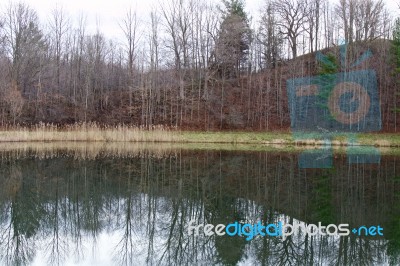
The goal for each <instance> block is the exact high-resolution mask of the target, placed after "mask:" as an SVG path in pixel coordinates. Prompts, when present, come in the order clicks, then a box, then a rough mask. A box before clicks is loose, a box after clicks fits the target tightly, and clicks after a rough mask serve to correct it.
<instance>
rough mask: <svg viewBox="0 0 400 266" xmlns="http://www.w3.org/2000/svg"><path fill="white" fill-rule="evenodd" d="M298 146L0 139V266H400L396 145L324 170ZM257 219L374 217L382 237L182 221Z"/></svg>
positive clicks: (339, 154)
mask: <svg viewBox="0 0 400 266" xmlns="http://www.w3.org/2000/svg"><path fill="white" fill-rule="evenodd" d="M301 154H302V150H301V149H298V148H293V147H267V146H265V147H258V146H244V145H243V146H232V145H189V144H187V145H184V144H181V145H180V144H145V143H141V144H140V143H139V144H118V143H113V144H110V143H104V144H99V143H91V144H90V143H70V144H63V143H30V144H29V143H28V144H1V145H0V260H1V261H0V264H2V265H25V264H28V265H352V264H354V265H374V264H375V265H382V264H393V265H396V264H399V263H400V204H399V203H400V190H399V188H400V173H398V172H399V171H400V152H399V151H397V150H385V151H381V156H380V160H379V162H378V163H376V162H375V163H365V162H364V163H354V162H353V163H349V160H348V155H347V154H346V152H344V151H343V149H338V150H334V151H333V156H332V166H331V167H329V168H302V167H301V164H300V163H299V162H300V161H301V160H300V158H301V156H302V155H301ZM259 221H262V222H264V223H265V224H273V225H275V226H277V227H274V229H276V228H278V226H279V225H281V226H282V224H284V225H294V224H297V225H299V228H300V229H302V228H306V227H307V226H308V225H310V224H315V225H319V226H327V225H330V224H334V225H340V224H346V225H347V226H348V228H349V230H351V229H353V228H361V227H363V226H364V227H366V228H370V227H374V226H375V228H378V226H379V227H380V228H382V231H380V232H381V233H382V234H377V233H375V234H373V232H372V233H371V231H369V233H368V231H367V230H366V231H361V230H360V232H357V233H352V232H351V231H350V233H349V234H347V235H338V234H328V233H327V232H325V233H324V234H322V233H319V234H313V233H312V232H311V233H306V232H305V231H304V230H297V231H296V232H295V231H293V234H291V235H286V236H285V237H283V236H282V235H273V234H271V235H268V234H264V236H263V235H262V234H258V235H257V234H254V235H253V237H251V239H249V237H247V236H248V235H249V234H246V232H247V233H248V232H249V230H251V229H249V228H248V230H247V231H243V234H242V235H241V236H239V235H234V236H231V235H229V234H228V233H226V234H224V235H218V234H216V233H214V234H205V233H204V230H203V229H204V227H199V228H197V227H196V228H197V229H198V234H197V235H196V234H195V233H194V231H193V232H192V234H190V230H188V229H189V226H190V225H193V226H196V225H200V224H212V225H214V226H216V225H218V224H224V225H229V224H235V223H236V222H237V223H236V225H239V224H242V225H243V224H246V223H248V224H250V222H253V223H254V224H255V223H256V222H259ZM202 228H203V229H202ZM334 229H335V228H334ZM331 231H332V230H331ZM333 231H335V230H333ZM226 232H228V231H226ZM231 232H233V231H231ZM271 232H272V231H271ZM274 232H277V231H274Z"/></svg>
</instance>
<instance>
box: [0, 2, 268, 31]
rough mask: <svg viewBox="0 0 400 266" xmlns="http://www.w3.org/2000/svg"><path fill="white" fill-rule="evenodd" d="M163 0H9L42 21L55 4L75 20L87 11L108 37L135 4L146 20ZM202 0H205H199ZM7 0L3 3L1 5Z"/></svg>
mask: <svg viewBox="0 0 400 266" xmlns="http://www.w3.org/2000/svg"><path fill="white" fill-rule="evenodd" d="M163 1H164V0H136V1H135V0H133V1H132V0H95V1H86V0H57V1H54V0H24V1H18V0H11V1H10V2H24V3H26V4H28V5H29V6H30V7H32V8H33V9H35V10H36V11H37V13H38V16H39V18H40V20H41V22H42V23H46V22H47V21H48V20H49V17H50V16H49V13H50V11H51V10H52V9H54V8H55V6H56V5H58V6H62V7H63V9H64V10H65V11H66V13H67V14H68V15H69V16H70V17H72V18H74V19H75V22H76V20H77V18H78V17H79V15H80V14H84V15H85V16H86V18H87V25H86V26H87V30H88V32H89V33H95V32H96V29H97V24H98V25H99V28H100V32H102V33H103V34H104V35H105V36H106V37H108V38H118V37H120V36H121V29H120V28H119V26H118V22H120V21H121V19H122V18H123V17H124V15H125V14H126V11H127V10H128V9H129V8H130V7H132V8H133V9H136V10H137V13H138V17H140V18H142V19H147V18H148V17H149V14H150V11H151V10H152V8H154V7H158V6H159V5H160V2H163ZM199 1H202V0H199ZM207 1H210V2H214V3H218V4H220V3H221V0H207ZM263 2H264V0H247V2H246V9H247V11H248V12H249V13H251V14H256V13H257V11H258V10H259V8H260V7H261V6H262V3H263ZM6 4H7V1H4V2H3V3H1V4H0V5H1V8H2V10H4V6H5V5H6Z"/></svg>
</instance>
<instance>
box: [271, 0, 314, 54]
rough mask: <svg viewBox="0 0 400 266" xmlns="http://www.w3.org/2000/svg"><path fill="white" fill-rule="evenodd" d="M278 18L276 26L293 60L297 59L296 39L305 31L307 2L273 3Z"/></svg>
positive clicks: (281, 1)
mask: <svg viewBox="0 0 400 266" xmlns="http://www.w3.org/2000/svg"><path fill="white" fill-rule="evenodd" d="M274 9H275V12H276V14H277V16H278V21H277V25H278V26H279V27H280V29H281V33H283V34H284V35H285V36H286V38H287V39H288V41H289V45H290V48H291V50H292V56H293V58H296V57H297V47H298V37H299V36H300V35H301V34H302V33H303V32H304V31H305V30H306V29H307V28H305V27H304V25H307V23H308V13H309V8H308V2H307V1H303V0H279V1H275V2H274Z"/></svg>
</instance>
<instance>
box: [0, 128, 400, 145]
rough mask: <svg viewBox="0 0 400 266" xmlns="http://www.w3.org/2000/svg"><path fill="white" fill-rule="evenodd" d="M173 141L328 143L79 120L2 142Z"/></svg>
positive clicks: (395, 137) (373, 137) (392, 139)
mask: <svg viewBox="0 0 400 266" xmlns="http://www.w3.org/2000/svg"><path fill="white" fill-rule="evenodd" d="M353 138H354V139H356V140H357V141H356V143H357V144H361V145H374V146H380V147H400V134H393V133H391V134H389V133H387V134H386V133H380V134H370V133H363V134H357V135H354V136H353ZM49 141H51V142H57V141H68V142H78V141H87V142H170V143H171V142H172V143H230V144H261V145H262V144H279V145H282V144H283V145H324V144H325V142H324V141H323V140H320V137H319V136H316V135H308V136H302V138H301V140H299V138H298V137H293V135H292V134H291V133H290V132H200V131H180V130H178V129H176V128H167V127H163V126H153V127H150V128H144V127H135V126H124V125H120V126H115V127H105V126H98V125H96V124H75V125H71V126H66V127H62V128H60V127H56V126H53V125H44V124H40V125H37V126H34V127H29V128H28V127H9V128H3V129H1V130H0V142H49ZM348 144H349V139H348V137H347V136H333V141H332V145H334V146H345V145H348Z"/></svg>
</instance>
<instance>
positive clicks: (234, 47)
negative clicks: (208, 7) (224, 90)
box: [214, 0, 251, 78]
mask: <svg viewBox="0 0 400 266" xmlns="http://www.w3.org/2000/svg"><path fill="white" fill-rule="evenodd" d="M223 3H224V6H225V9H224V10H221V12H222V23H221V27H220V31H219V36H218V40H217V42H216V45H215V51H214V56H215V64H216V66H217V68H218V70H219V72H220V73H221V74H222V76H224V77H230V78H234V77H237V76H239V73H240V70H241V68H242V67H243V66H244V65H245V64H246V61H247V55H248V52H249V48H250V43H251V31H250V27H249V23H248V18H247V14H246V12H245V11H244V2H243V1H242V0H230V1H228V0H223Z"/></svg>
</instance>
